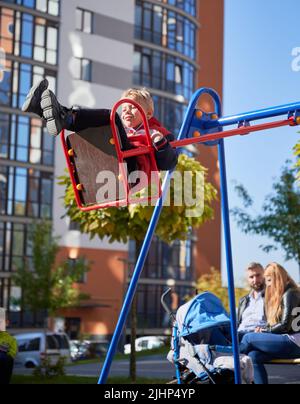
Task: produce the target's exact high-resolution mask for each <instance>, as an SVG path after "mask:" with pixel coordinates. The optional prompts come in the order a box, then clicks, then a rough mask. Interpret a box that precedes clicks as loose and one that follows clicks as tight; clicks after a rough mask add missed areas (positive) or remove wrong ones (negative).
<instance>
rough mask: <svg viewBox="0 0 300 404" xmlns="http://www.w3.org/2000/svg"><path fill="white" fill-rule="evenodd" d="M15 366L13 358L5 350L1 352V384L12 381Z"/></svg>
mask: <svg viewBox="0 0 300 404" xmlns="http://www.w3.org/2000/svg"><path fill="white" fill-rule="evenodd" d="M13 367H14V360H13V358H12V357H11V356H10V355H8V354H7V353H5V352H0V385H2V384H9V383H10V379H11V376H12V372H13Z"/></svg>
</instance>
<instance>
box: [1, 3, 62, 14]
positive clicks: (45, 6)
mask: <svg viewBox="0 0 300 404" xmlns="http://www.w3.org/2000/svg"><path fill="white" fill-rule="evenodd" d="M6 2H7V3H15V4H20V5H21V6H23V7H28V8H32V9H36V10H38V11H41V12H43V13H48V14H51V15H54V16H58V15H59V12H60V10H59V8H60V0H9V1H6Z"/></svg>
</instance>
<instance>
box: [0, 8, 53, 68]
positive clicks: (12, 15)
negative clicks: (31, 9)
mask: <svg viewBox="0 0 300 404" xmlns="http://www.w3.org/2000/svg"><path fill="white" fill-rule="evenodd" d="M49 4H50V3H49ZM0 47H1V48H3V49H5V51H6V53H7V54H13V55H15V56H21V57H23V58H28V59H34V60H36V61H38V62H42V63H48V64H49V65H56V64H57V48H58V23H56V22H53V21H50V20H47V19H45V18H41V17H35V16H33V15H31V14H29V13H24V12H20V11H15V10H10V9H8V8H4V7H0Z"/></svg>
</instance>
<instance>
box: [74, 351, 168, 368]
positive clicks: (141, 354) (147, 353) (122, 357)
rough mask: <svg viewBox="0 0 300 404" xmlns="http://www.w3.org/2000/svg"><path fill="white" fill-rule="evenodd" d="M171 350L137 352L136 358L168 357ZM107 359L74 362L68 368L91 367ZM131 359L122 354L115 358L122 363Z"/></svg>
mask: <svg viewBox="0 0 300 404" xmlns="http://www.w3.org/2000/svg"><path fill="white" fill-rule="evenodd" d="M169 350H170V348H169V347H161V348H156V349H149V350H146V351H141V352H137V353H136V358H137V359H141V358H145V357H149V356H152V355H162V356H165V357H167V354H168V352H169ZM104 359H105V357H104V356H102V357H101V358H95V359H84V360H81V361H78V362H73V363H71V364H69V365H68V366H76V365H89V364H93V363H99V362H103V361H104ZM129 359H130V355H125V354H122V353H117V354H116V355H115V356H114V360H116V361H121V360H129Z"/></svg>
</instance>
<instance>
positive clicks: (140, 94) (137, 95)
mask: <svg viewBox="0 0 300 404" xmlns="http://www.w3.org/2000/svg"><path fill="white" fill-rule="evenodd" d="M122 98H133V99H134V100H135V101H136V102H137V103H138V104H141V106H145V107H147V112H151V114H152V115H153V114H154V102H153V98H152V95H151V93H150V91H149V90H147V88H145V87H144V88H129V89H128V90H126V91H124V93H123V94H122Z"/></svg>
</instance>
